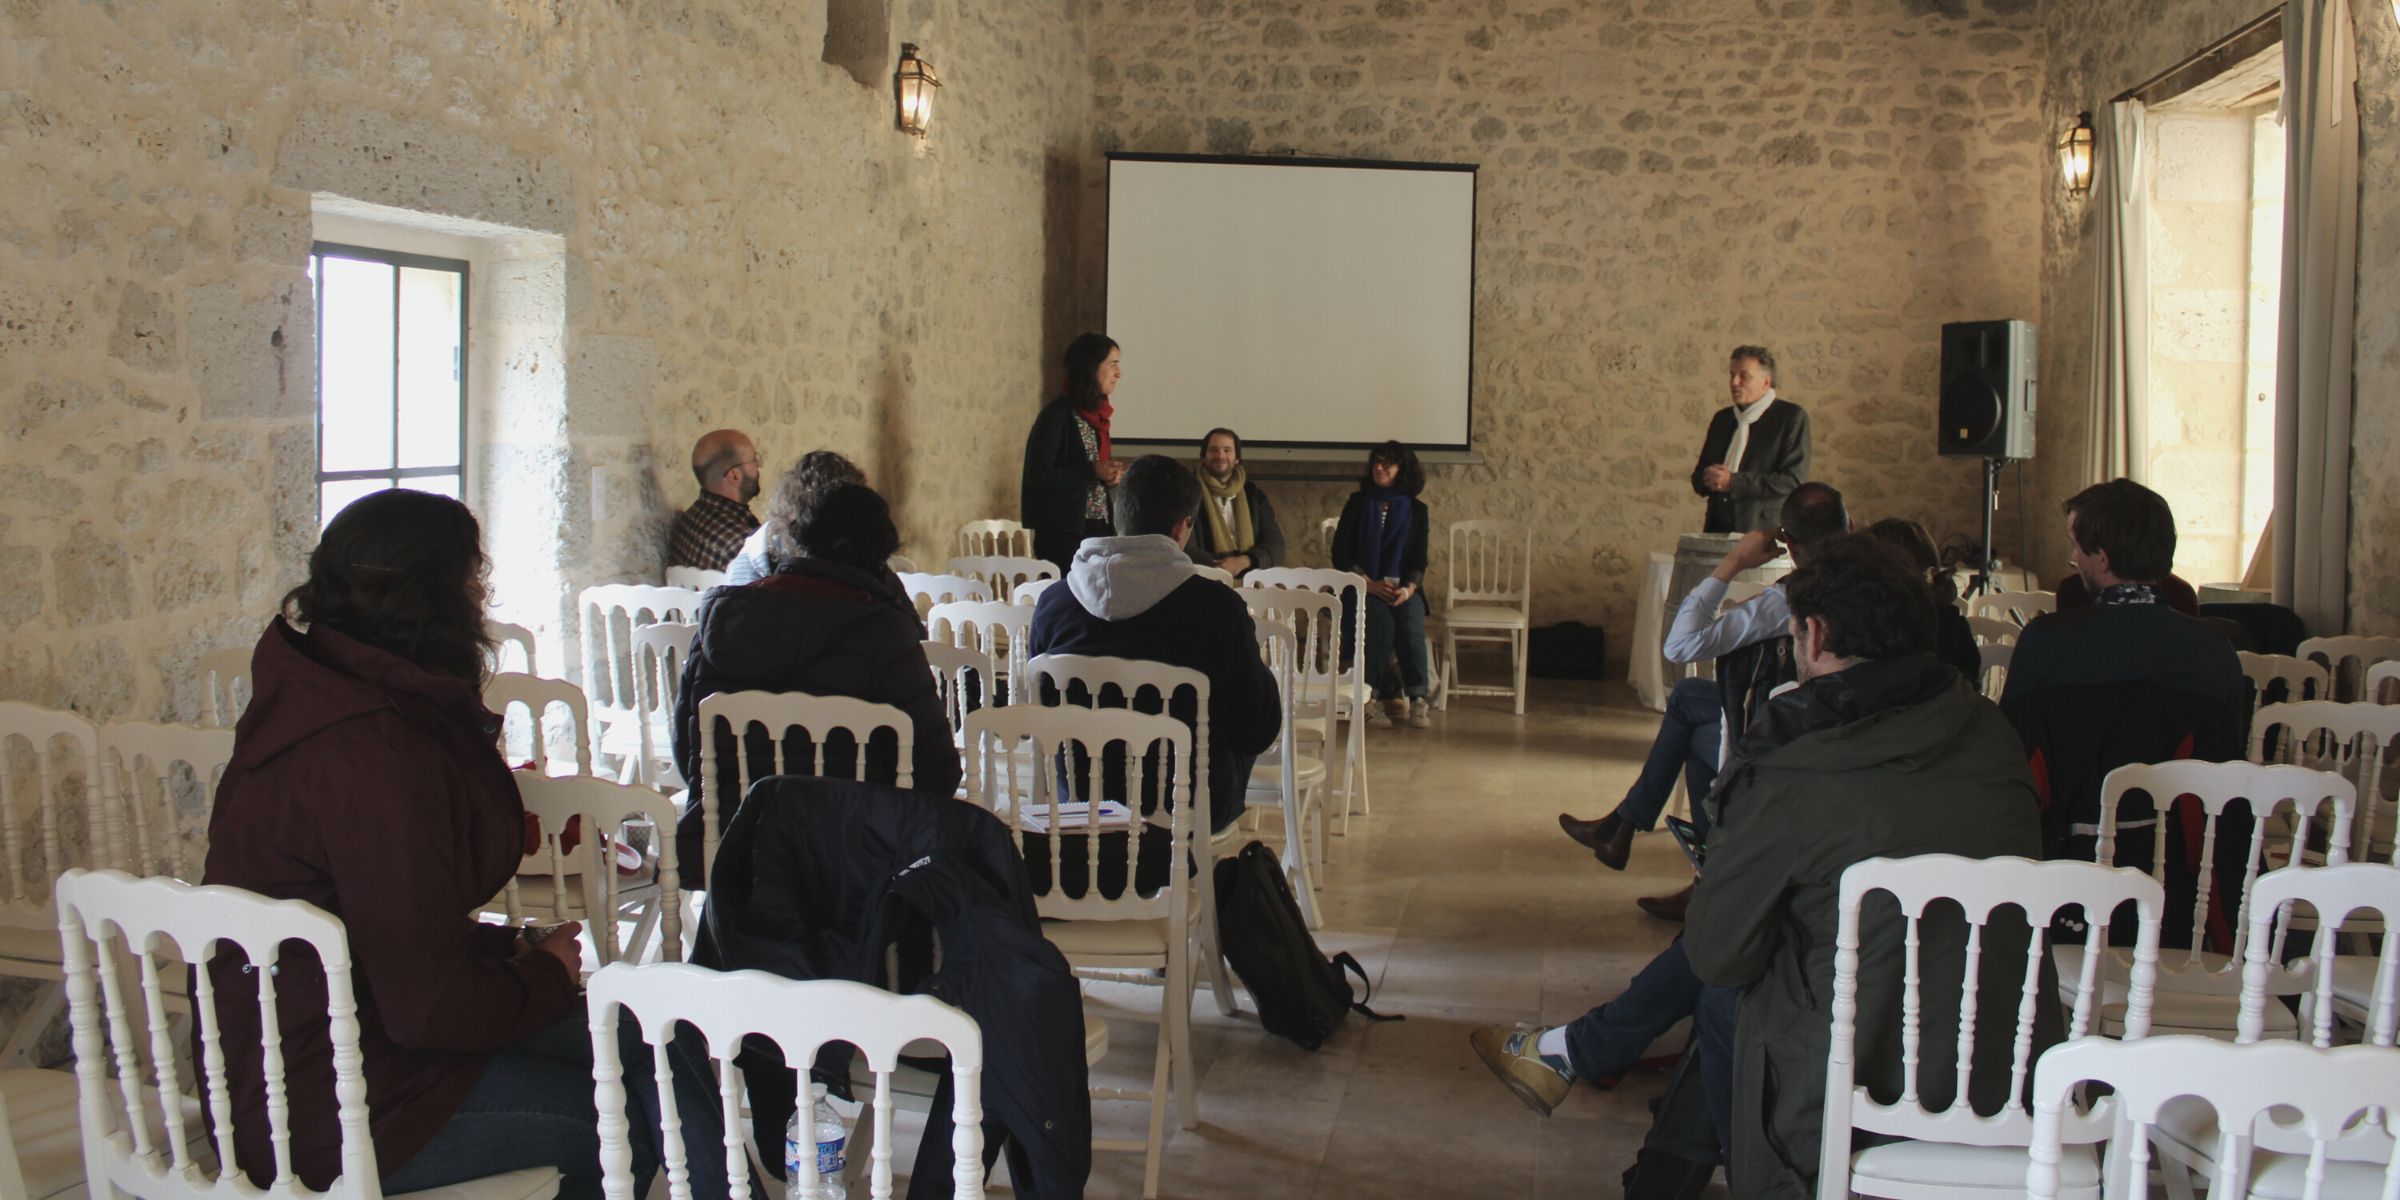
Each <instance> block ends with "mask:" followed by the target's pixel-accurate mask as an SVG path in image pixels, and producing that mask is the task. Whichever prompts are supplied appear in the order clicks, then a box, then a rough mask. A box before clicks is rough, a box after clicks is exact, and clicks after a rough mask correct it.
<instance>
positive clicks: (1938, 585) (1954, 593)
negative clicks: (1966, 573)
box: [1861, 517, 1958, 604]
mask: <svg viewBox="0 0 2400 1200" xmlns="http://www.w3.org/2000/svg"><path fill="white" fill-rule="evenodd" d="M1861 532H1863V533H1865V534H1866V535H1867V536H1868V537H1871V538H1874V539H1875V540H1877V541H1879V542H1882V543H1883V544H1884V545H1886V546H1890V547H1891V548H1892V549H1894V550H1896V551H1898V552H1899V553H1900V557H1902V558H1905V559H1907V560H1908V563H1909V565H1910V566H1912V567H1915V568H1916V569H1917V573H1918V574H1920V575H1923V576H1924V577H1925V586H1926V587H1927V588H1928V589H1930V590H1931V592H1932V594H1933V602H1934V603H1935V604H1956V603H1958V581H1957V580H1955V579H1953V578H1951V577H1950V572H1948V571H1945V570H1943V569H1942V552H1941V551H1940V550H1938V549H1936V548H1935V547H1934V544H1933V535H1932V534H1930V533H1927V532H1925V527H1924V526H1922V525H1919V524H1917V523H1916V522H1915V521H1911V520H1909V519H1908V518H1907V517H1885V518H1884V519H1882V520H1880V521H1877V522H1875V523H1874V524H1872V525H1869V526H1867V527H1866V529H1864V530H1862V531H1861Z"/></svg>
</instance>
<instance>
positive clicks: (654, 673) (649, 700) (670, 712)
mask: <svg viewBox="0 0 2400 1200" xmlns="http://www.w3.org/2000/svg"><path fill="white" fill-rule="evenodd" d="M699 633H700V626H699V625H697V624H695V623H693V622H690V621H660V622H659V623H657V624H655V625H644V626H642V627H641V628H639V629H636V630H634V631H633V710H634V713H635V715H636V718H637V719H638V720H639V722H640V724H639V725H638V726H636V730H637V735H638V736H637V739H636V740H637V743H638V750H639V753H640V754H641V761H640V762H639V763H637V764H636V766H635V779H636V780H637V781H638V782H640V783H642V784H644V785H646V786H649V787H654V788H660V789H663V790H667V791H673V790H676V789H678V788H681V787H682V786H683V777H682V776H681V775H678V774H677V773H676V771H675V756H674V754H673V753H672V751H673V749H674V745H675V702H676V699H677V698H678V697H679V696H681V695H682V692H683V664H684V662H685V660H686V659H687V658H688V657H689V656H690V654H691V650H692V639H693V638H695V637H697V636H698V635H699Z"/></svg>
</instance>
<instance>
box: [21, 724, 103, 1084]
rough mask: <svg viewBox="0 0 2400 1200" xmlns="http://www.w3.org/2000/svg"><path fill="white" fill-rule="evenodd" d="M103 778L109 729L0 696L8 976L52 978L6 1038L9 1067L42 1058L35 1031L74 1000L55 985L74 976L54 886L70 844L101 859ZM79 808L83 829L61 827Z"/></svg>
mask: <svg viewBox="0 0 2400 1200" xmlns="http://www.w3.org/2000/svg"><path fill="white" fill-rule="evenodd" d="M102 780H103V776H102V775H101V773H100V735H99V731H98V730H97V729H95V728H93V726H92V724H91V723H90V722H88V721H86V720H84V719H83V718H81V717H79V716H76V715H75V714H73V713H63V712H53V711H51V710H49V709H46V708H39V707H36V706H34V705H31V704H23V703H19V702H16V701H0V976H10V977H14V978H18V979H33V980H39V981H42V982H43V983H44V984H46V985H49V986H44V987H42V988H41V989H40V990H39V992H38V993H37V995H36V998H35V1001H34V1005H33V1007H32V1008H30V1009H28V1010H27V1011H26V1012H25V1013H24V1014H22V1015H21V1016H19V1017H18V1019H17V1022H16V1024H15V1026H14V1027H13V1028H12V1029H11V1030H10V1031H9V1038H8V1042H7V1043H6V1044H5V1045H4V1046H0V1067H18V1066H31V1065H33V1063H32V1059H31V1057H30V1056H31V1052H32V1049H33V1042H34V1039H35V1038H36V1037H38V1036H39V1035H40V1033H41V1032H42V1029H43V1028H44V1027H46V1026H47V1025H48V1024H49V1023H50V1019H51V1018H52V1017H54V1016H56V1015H57V1013H58V1008H59V1005H60V1004H61V1003H62V1002H63V1000H64V996H63V993H62V992H61V991H60V989H59V988H58V987H57V986H55V985H56V983H57V981H58V980H60V979H62V978H64V976H63V975H62V973H61V970H62V969H61V966H60V961H59V947H58V939H57V937H56V930H57V928H58V915H57V910H56V909H55V907H54V906H53V899H52V891H53V887H54V885H55V884H56V882H57V879H58V876H59V873H60V872H62V871H64V870H66V869H67V868H69V867H72V866H76V865H78V864H77V863H76V862H75V861H74V860H73V859H72V858H71V857H70V856H69V854H68V848H69V847H70V846H76V845H80V846H82V847H83V848H84V850H83V853H84V855H85V858H84V864H85V865H96V864H97V863H98V859H97V857H96V853H97V852H98V850H99V848H100V844H101V843H103V842H104V841H105V839H102V838H99V837H97V836H96V834H97V832H98V831H97V829H96V828H95V822H94V821H93V820H92V815H91V810H92V807H93V802H94V801H95V800H97V799H98V798H99V796H100V795H101V793H102V791H103V790H104V786H105V785H104V784H103V782H102ZM70 801H74V802H75V803H72V804H70ZM69 813H80V814H81V816H82V827H81V829H80V833H81V834H82V836H81V837H80V838H76V839H72V840H70V838H69V837H68V833H67V831H66V830H64V829H62V828H61V824H62V822H63V821H64V820H65V818H66V816H67V814H69ZM45 933H48V934H50V935H51V936H48V937H45V936H44V934H45Z"/></svg>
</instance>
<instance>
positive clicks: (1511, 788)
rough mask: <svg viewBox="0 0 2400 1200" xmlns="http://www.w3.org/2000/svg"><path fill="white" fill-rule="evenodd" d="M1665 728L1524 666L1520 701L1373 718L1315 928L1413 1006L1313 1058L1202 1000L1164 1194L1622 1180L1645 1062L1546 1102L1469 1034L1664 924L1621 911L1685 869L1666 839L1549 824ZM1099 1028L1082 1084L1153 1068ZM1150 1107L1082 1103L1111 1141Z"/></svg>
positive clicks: (1554, 1003)
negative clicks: (1530, 675)
mask: <svg viewBox="0 0 2400 1200" xmlns="http://www.w3.org/2000/svg"><path fill="white" fill-rule="evenodd" d="M1657 728H1658V718H1657V716H1656V715H1655V714H1653V713H1651V712H1649V711H1647V710H1645V709H1641V708H1639V707H1637V706H1636V705H1635V704H1634V702H1633V698H1632V693H1631V692H1630V690H1629V689H1628V688H1626V686H1625V685H1624V684H1622V683H1615V682H1611V683H1605V684H1562V683H1537V684H1536V685H1535V688H1534V691H1533V695H1532V698H1531V702H1530V703H1529V704H1528V706H1527V712H1526V715H1525V716H1523V717H1516V716H1513V715H1511V714H1510V712H1509V711H1508V707H1507V703H1506V702H1505V701H1503V700H1494V699H1482V698H1478V699H1471V700H1470V699H1461V700H1459V701H1457V702H1455V703H1454V704H1453V705H1452V706H1451V709H1450V711H1449V712H1447V713H1443V714H1436V716H1435V719H1434V726H1433V728H1431V729H1429V730H1414V731H1412V730H1408V729H1405V728H1401V729H1395V730H1390V731H1370V733H1369V740H1368V754H1367V759H1368V771H1369V778H1370V779H1371V780H1372V783H1373V798H1374V814H1373V815H1372V816H1371V817H1364V818H1354V819H1353V820H1352V822H1351V831H1350V834H1349V835H1348V836H1347V837H1337V838H1335V839H1333V841H1332V842H1331V864H1330V869H1329V871H1328V872H1327V875H1326V878H1325V880H1324V890H1323V891H1322V893H1321V894H1320V896H1321V900H1322V902H1323V904H1324V906H1325V914H1326V928H1325V930H1324V931H1323V932H1322V933H1320V934H1319V942H1320V943H1321V944H1322V946H1323V947H1324V948H1325V950H1326V951H1327V952H1328V953H1331V952H1333V951H1335V950H1348V951H1350V952H1351V953H1353V954H1355V955H1357V956H1358V958H1359V960H1360V961H1361V962H1362V963H1364V964H1365V965H1366V967H1367V970H1368V971H1369V972H1370V973H1371V974H1372V975H1373V977H1374V979H1375V993H1374V998H1373V1003H1374V1005H1375V1007H1376V1008H1378V1009H1379V1010H1381V1011H1384V1012H1392V1013H1403V1014H1406V1015H1407V1017H1408V1019H1407V1020H1406V1021H1400V1022H1394V1023H1391V1024H1385V1025H1370V1024H1368V1023H1367V1022H1366V1021H1365V1020H1364V1019H1361V1018H1353V1019H1352V1020H1351V1021H1350V1022H1349V1024H1348V1026H1347V1027H1346V1028H1344V1029H1343V1030H1342V1031H1341V1032H1340V1033H1339V1034H1337V1035H1336V1036H1335V1037H1334V1038H1333V1039H1332V1040H1331V1041H1329V1042H1328V1043H1327V1044H1326V1045H1325V1047H1324V1048H1323V1049H1321V1050H1319V1051H1318V1052H1316V1053H1314V1054H1311V1053H1308V1052H1306V1051H1303V1050H1301V1049H1299V1048H1298V1047H1296V1046H1294V1045H1292V1044H1291V1043H1289V1042H1287V1041H1284V1040H1282V1039H1280V1038H1275V1037H1271V1036H1269V1035H1268V1034H1266V1033H1265V1032H1264V1031H1262V1030H1261V1029H1259V1027H1258V1026H1257V1024H1256V1023H1255V1022H1254V1021H1252V1020H1248V1019H1245V1018H1225V1017H1221V1016H1219V1015H1218V1014H1217V1012H1216V1009H1215V1007H1214V1005H1213V1004H1212V1003H1211V1002H1210V1000H1209V999H1208V997H1207V996H1206V995H1205V994H1204V995H1202V996H1201V997H1200V999H1199V1001H1198V1003H1197V1006H1196V1007H1197V1013H1196V1019H1195V1029H1194V1035H1193V1056H1194V1058H1195V1059H1197V1060H1198V1066H1199V1070H1200V1076H1199V1079H1200V1100H1199V1106H1198V1107H1199V1110H1200V1124H1199V1128H1197V1129H1190V1130H1184V1129H1178V1128H1176V1122H1175V1118H1174V1117H1173V1116H1172V1115H1170V1116H1169V1118H1168V1131H1169V1138H1168V1142H1167V1150H1166V1155H1165V1159H1164V1173H1163V1177H1162V1181H1161V1185H1160V1194H1161V1195H1162V1196H1173V1197H1295V1198H1296V1197H1328V1198H1331V1197H1376V1198H1378V1200H1384V1198H1392V1197H1411V1198H1416V1197H1462V1198H1468V1197H1471V1198H1477V1200H1483V1198H1492V1200H1498V1198H1502V1197H1553V1196H1555V1197H1570V1196H1572V1197H1578V1198H1581V1197H1590V1196H1594V1195H1600V1194H1611V1195H1613V1194H1616V1189H1617V1187H1618V1186H1619V1185H1618V1175H1619V1174H1620V1173H1621V1172H1622V1171H1623V1170H1624V1169H1625V1168H1626V1166H1628V1165H1629V1164H1630V1163H1631V1162H1632V1160H1633V1154H1634V1151H1635V1149H1636V1148H1637V1146H1638V1145H1639V1143H1640V1141H1641V1137H1642V1134H1643V1132H1644V1130H1645V1129H1646V1128H1647V1126H1648V1122H1649V1110H1648V1104H1649V1102H1650V1100H1652V1099H1653V1098H1655V1097H1656V1096H1657V1094H1658V1093H1659V1092H1660V1091H1661V1090H1662V1089H1663V1087H1664V1086H1665V1076H1664V1075H1663V1074H1661V1073H1655V1072H1653V1073H1643V1074H1637V1075H1636V1076H1634V1077H1633V1078H1631V1079H1629V1080H1627V1081H1626V1082H1625V1083H1624V1084H1623V1085H1621V1086H1620V1087H1619V1088H1618V1089H1617V1090H1616V1091H1614V1092H1601V1091H1595V1090H1592V1089H1590V1088H1587V1087H1582V1086H1579V1087H1578V1088H1577V1089H1576V1091H1575V1093H1574V1094H1573V1095H1571V1096H1570V1097H1569V1098H1568V1100H1567V1102H1566V1103H1565V1104H1564V1105H1563V1106H1561V1107H1560V1109H1559V1110H1558V1112H1557V1114H1556V1115H1554V1116H1552V1117H1550V1118H1548V1119H1546V1120H1545V1119H1544V1118H1541V1117H1539V1116H1536V1115H1534V1114H1533V1113H1532V1112H1531V1111H1530V1110H1528V1109H1526V1108H1525V1107H1524V1106H1523V1105H1522V1104H1520V1103H1518V1102H1517V1100H1516V1099H1515V1098H1514V1097H1513V1096H1511V1095H1510V1094H1509V1093H1508V1092H1507V1091H1506V1090H1505V1089H1504V1088H1502V1087H1501V1086H1500V1085H1499V1084H1498V1083H1497V1082H1495V1081H1494V1080H1493V1079H1492V1077H1491V1076H1490V1074H1489V1073H1488V1072H1486V1071H1485V1070H1484V1068H1483V1066H1482V1064H1481V1063H1480V1062H1478V1061H1477V1059H1476V1058H1475V1055H1474V1053H1473V1051H1471V1050H1469V1049H1468V1047H1467V1032H1468V1030H1470V1029H1473V1028H1474V1027H1476V1026H1478V1025H1483V1024H1489V1023H1494V1022H1513V1021H1520V1020H1527V1021H1533V1020H1538V1021H1542V1022H1545V1023H1556V1022H1561V1021H1565V1020H1568V1019H1570V1018H1572V1017H1574V1016H1576V1015H1578V1014H1580V1013H1582V1012H1583V1011H1584V1010H1585V1009H1587V1008H1589V1007H1591V1006H1592V1005H1593V1004H1595V1003H1598V1002H1600V1001H1602V1000H1606V999H1607V998H1609V997H1610V996H1611V995H1614V994H1615V993H1616V992H1617V991H1618V990H1619V989H1621V988H1622V987H1623V986H1624V982H1625V980H1626V979H1628V978H1630V977H1631V975H1632V973H1633V972H1634V971H1635V970H1636V969H1638V968H1639V967H1640V966H1641V965H1642V964H1643V963H1644V962H1647V961H1648V960H1649V958H1650V956H1651V955H1653V954H1654V953H1656V952H1657V951H1658V950H1659V949H1660V948H1661V947H1663V946H1665V945H1666V944H1667V942H1668V941H1669V940H1670V939H1671V938H1672V937H1673V935H1674V930H1673V929H1672V928H1671V927H1669V926H1667V925H1665V924H1662V923H1660V922H1658V921H1655V920H1652V919H1651V918H1649V917H1646V916H1644V915H1642V913H1641V912H1640V911H1639V910H1637V909H1635V908H1634V906H1633V901H1634V898H1635V897H1637V896H1642V895H1650V894H1655V893H1660V892H1665V891H1671V890H1673V889H1675V888H1678V887H1681V886H1682V885H1683V884H1684V883H1685V882H1686V881H1687V880H1688V879H1689V874H1688V869H1687V868H1686V867H1685V866H1684V860H1683V858H1682V856H1681V855H1680V854H1679V853H1678V852H1677V851H1676V848H1675V846H1674V843H1673V842H1672V841H1671V840H1669V839H1668V837H1667V835H1665V834H1663V833H1661V834H1655V835H1651V836H1648V837H1644V838H1640V839H1637V840H1636V842H1635V849H1634V854H1633V865H1632V869H1631V870H1629V871H1627V872H1626V873H1624V874H1617V873H1614V872H1610V871H1607V870H1604V869H1603V868H1601V867H1600V866H1598V865H1597V864H1596V863H1594V862H1593V860H1592V856H1591V855H1590V853H1588V852H1586V851H1584V850H1583V849H1581V848H1580V847H1577V846H1576V845H1574V844H1573V843H1571V842H1569V841H1567V840H1566V838H1565V837H1564V836H1563V835H1561V834H1560V833H1559V830H1558V825H1557V822H1556V819H1555V818H1556V814H1557V813H1558V811H1559V810H1560V809H1561V808H1567V809H1571V810H1574V811H1576V812H1578V813H1580V814H1583V815H1587V816H1589V815H1596V814H1597V813H1598V812H1600V811H1602V810H1604V809H1605V808H1607V807H1608V806H1610V805H1612V804H1613V803H1614V802H1615V801H1616V800H1617V799H1618V798H1619V797H1620V796H1622V795H1623V794H1624V790H1625V787H1626V785H1627V784H1628V783H1630V782H1631V781H1632V778H1633V775H1634V772H1635V770H1636V768H1637V766H1638V763H1639V760H1640V756H1641V754H1642V753H1643V752H1644V751H1646V750H1647V749H1648V747H1649V743H1650V738H1651V736H1652V734H1653V733H1654V732H1655V731H1656V730H1657ZM1105 986H1107V987H1108V990H1109V991H1111V992H1112V993H1114V992H1118V991H1119V990H1120V989H1119V988H1118V986H1117V985H1105ZM1121 990H1122V992H1135V991H1136V989H1132V988H1122V989H1121ZM1150 994H1152V995H1154V994H1155V993H1150ZM1130 1003H1135V1004H1142V1005H1145V1006H1146V1005H1150V1004H1154V1003H1155V1001H1154V1000H1151V999H1149V998H1148V996H1147V995H1143V996H1140V997H1139V998H1137V999H1134V1000H1132V1001H1130ZM1111 1034H1112V1038H1113V1040H1114V1047H1113V1049H1112V1051H1111V1056H1110V1058H1109V1059H1108V1060H1107V1061H1105V1062H1104V1063H1103V1064H1102V1065H1101V1067H1100V1068H1099V1069H1098V1070H1097V1071H1095V1082H1100V1083H1111V1084H1119V1085H1125V1086H1137V1085H1139V1084H1142V1083H1145V1082H1146V1081H1147V1077H1148V1071H1149V1063H1150V1054H1151V1049H1152V1047H1153V1046H1154V1045H1155V1042H1154V1041H1153V1040H1152V1039H1153V1038H1154V1037H1155V1033H1154V1032H1153V1030H1152V1029H1151V1028H1149V1027H1145V1026H1142V1025H1139V1024H1132V1023H1123V1022H1120V1023H1117V1024H1116V1025H1114V1026H1112V1030H1111ZM1145 1116H1146V1114H1145V1111H1144V1110H1143V1108H1142V1107H1141V1106H1140V1105H1136V1104H1122V1103H1120V1104H1108V1103H1102V1104H1097V1105H1095V1112H1094V1117H1095V1121H1096V1123H1097V1124H1098V1125H1099V1126H1100V1129H1101V1132H1102V1133H1103V1135H1105V1136H1123V1137H1138V1136H1140V1133H1141V1127H1142V1121H1143V1120H1144V1119H1145ZM1141 1176H1142V1163H1141V1159H1140V1156H1138V1155H1132V1154H1106V1153H1104V1154H1101V1155H1098V1156H1097V1161H1096V1162H1095V1164H1094V1167H1093V1172H1092V1186H1091V1190H1090V1194H1091V1195H1093V1196H1095V1197H1130V1196H1138V1195H1140V1192H1141Z"/></svg>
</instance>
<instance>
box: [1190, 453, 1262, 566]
mask: <svg viewBox="0 0 2400 1200" xmlns="http://www.w3.org/2000/svg"><path fill="white" fill-rule="evenodd" d="M1190 552H1191V556H1192V561H1193V562H1196V563H1199V564H1201V565H1202V566H1208V567H1220V568H1223V569H1224V570H1227V571H1230V572H1232V573H1233V574H1234V575H1236V576H1239V575H1241V574H1242V573H1243V572H1245V571H1255V570H1258V569H1259V568H1261V567H1278V566H1282V565H1283V528H1282V527H1281V526H1279V525H1277V524H1276V523H1275V506H1274V505H1272V504H1269V503H1267V494H1266V493H1265V492H1262V491H1260V490H1259V489H1258V487H1257V485H1255V484H1253V483H1251V482H1250V474H1249V472H1247V471H1244V470H1243V469H1242V438H1241V435H1240V434H1237V433H1235V432H1234V431H1232V430H1230V429H1211V430H1209V431H1208V436H1207V437H1204V438H1201V439H1200V513H1199V518H1198V519H1197V520H1195V521H1193V522H1192V540H1191V543H1190Z"/></svg>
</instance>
